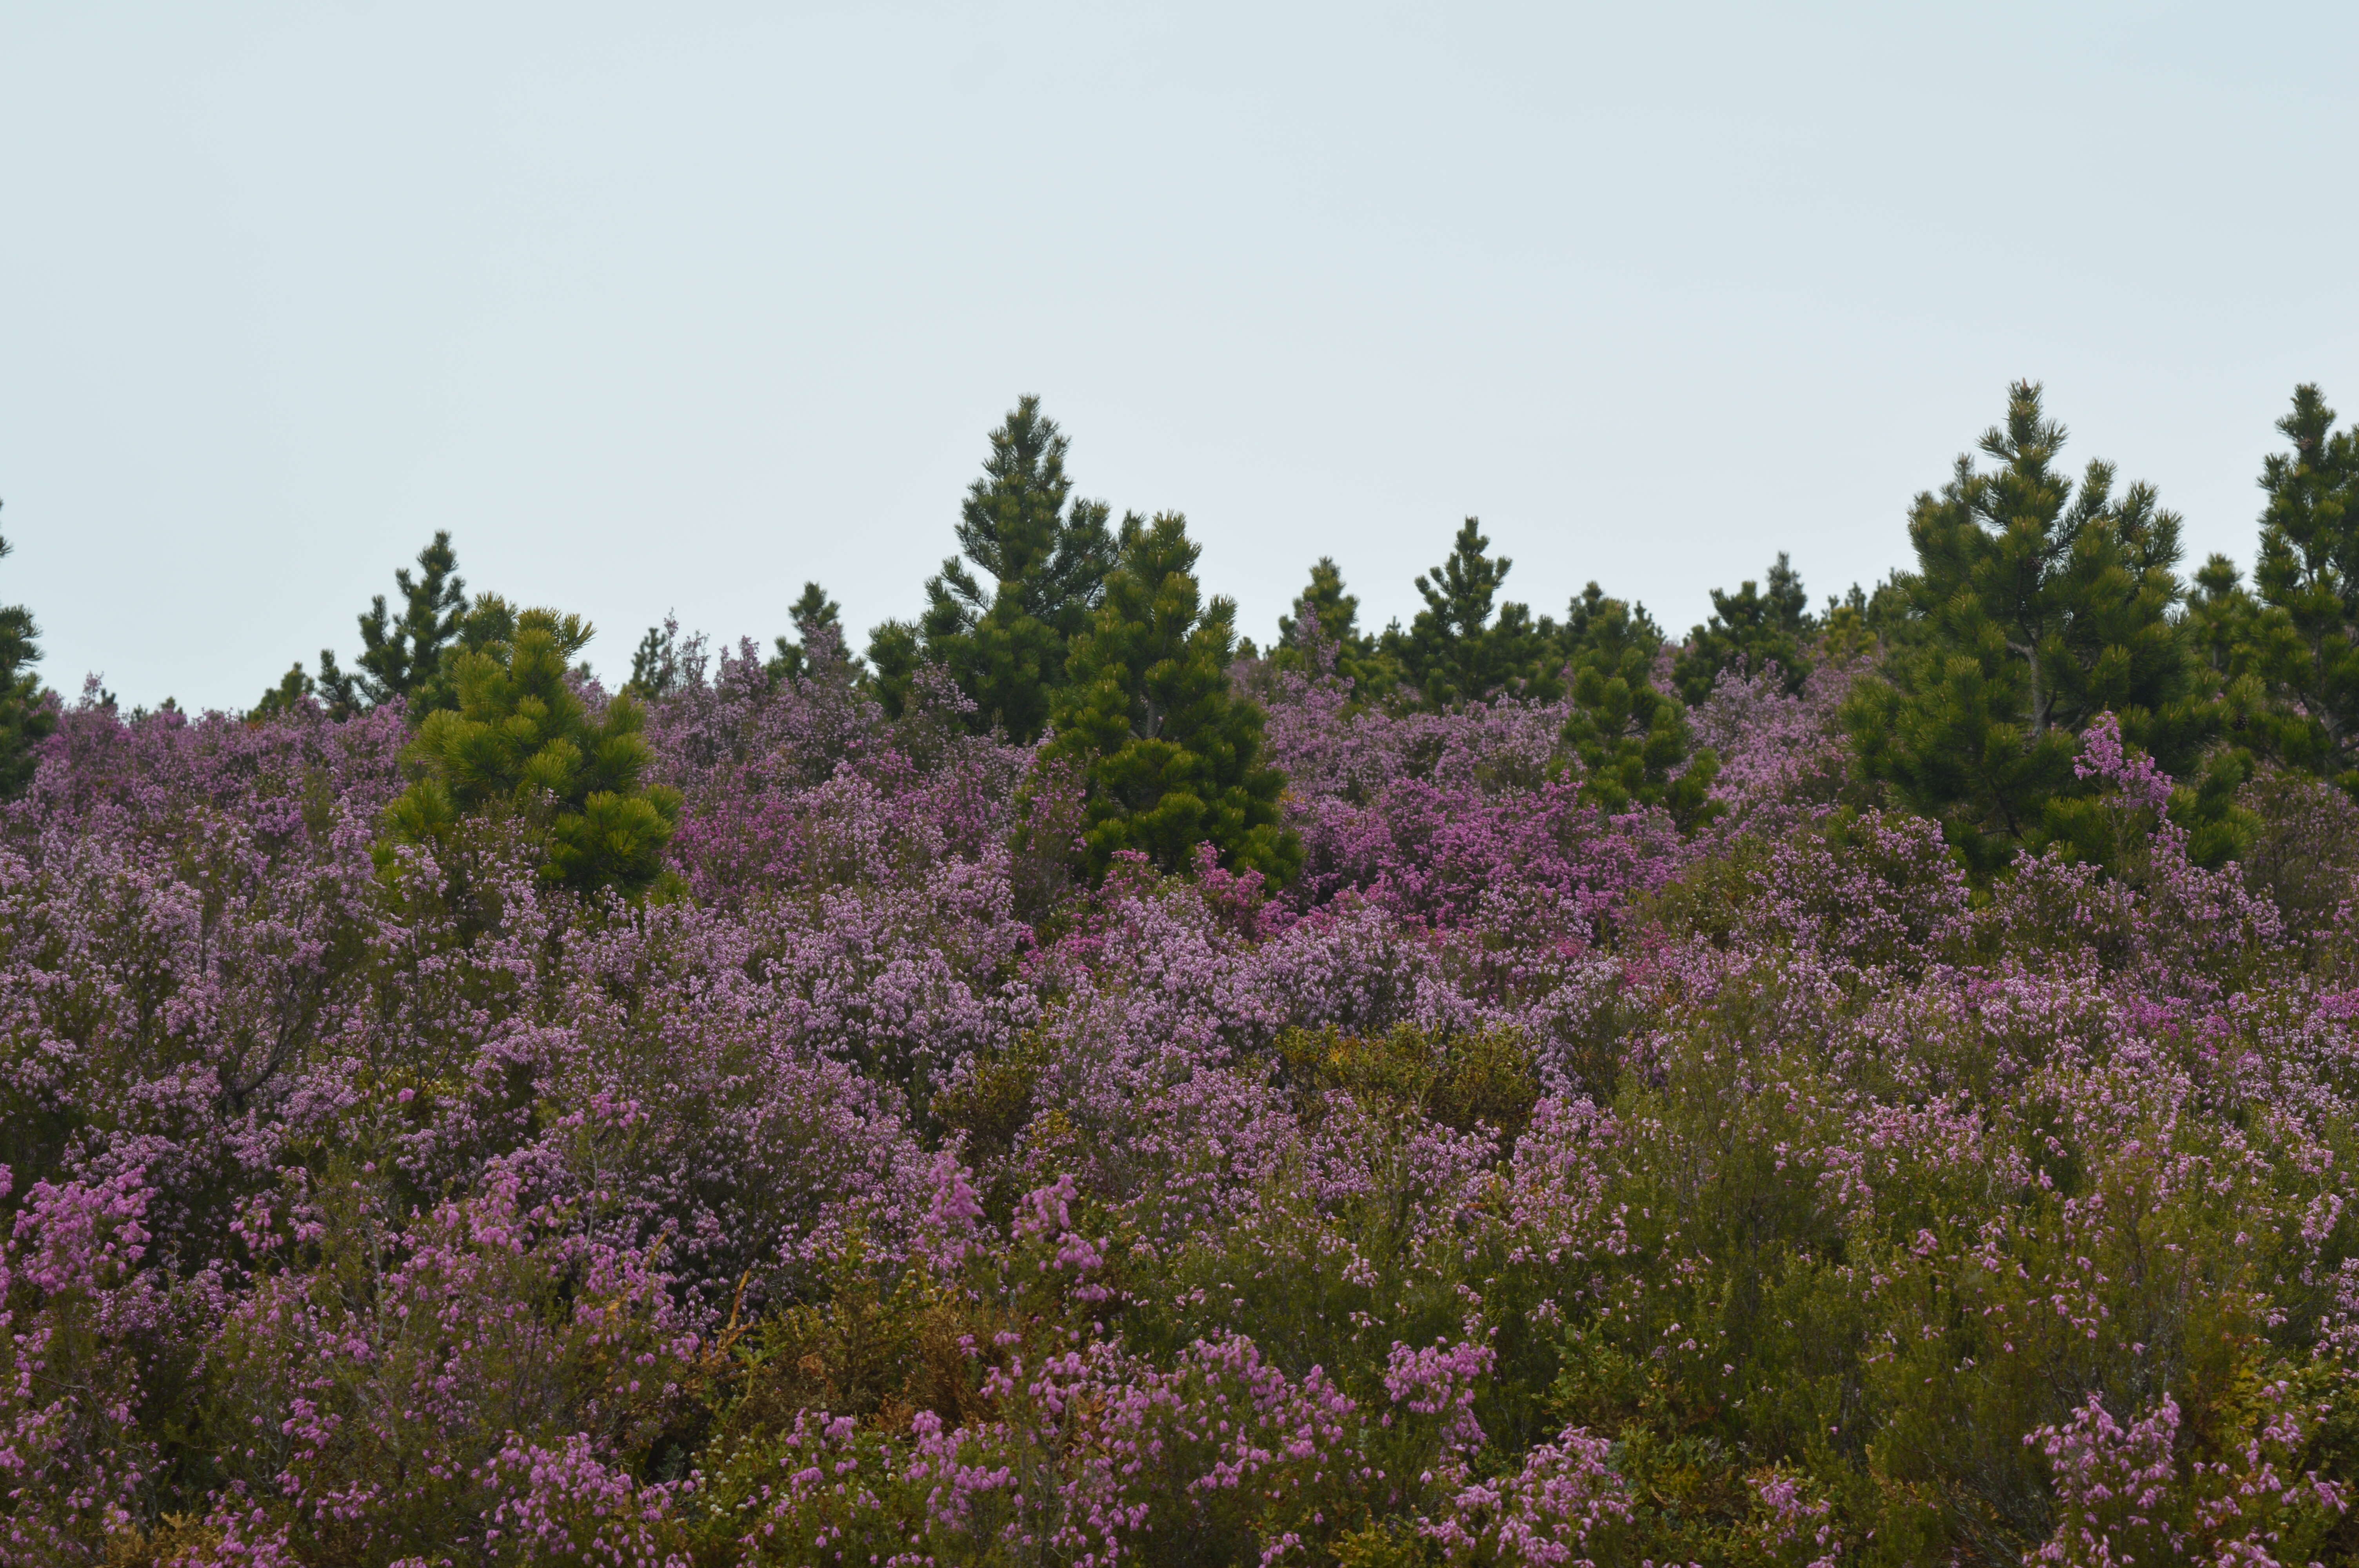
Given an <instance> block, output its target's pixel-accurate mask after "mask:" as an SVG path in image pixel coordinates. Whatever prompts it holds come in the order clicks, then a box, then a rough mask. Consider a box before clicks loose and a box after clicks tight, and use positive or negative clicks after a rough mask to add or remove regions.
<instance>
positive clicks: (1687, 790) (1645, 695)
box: [1564, 583, 1720, 828]
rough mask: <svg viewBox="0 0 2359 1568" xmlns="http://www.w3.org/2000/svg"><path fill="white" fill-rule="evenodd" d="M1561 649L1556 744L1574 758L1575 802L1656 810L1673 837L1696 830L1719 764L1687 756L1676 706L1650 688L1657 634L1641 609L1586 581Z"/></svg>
mask: <svg viewBox="0 0 2359 1568" xmlns="http://www.w3.org/2000/svg"><path fill="white" fill-rule="evenodd" d="M1564 645H1565V648H1566V651H1567V654H1568V656H1569V658H1570V661H1571V675H1572V689H1571V694H1570V695H1571V708H1572V711H1571V715H1570V716H1569V717H1568V718H1567V719H1566V720H1565V727H1564V739H1565V743H1566V744H1567V745H1569V746H1570V747H1571V749H1572V750H1573V752H1574V753H1575V754H1576V755H1578V756H1579V757H1580V759H1581V794H1582V799H1584V800H1587V801H1589V802H1591V803H1592V804H1593V805H1596V806H1602V807H1603V808H1604V809H1605V810H1607V811H1616V812H1618V811H1626V810H1628V809H1630V808H1631V807H1632V806H1660V807H1662V808H1663V809H1664V810H1666V811H1668V812H1669V813H1670V814H1671V817H1672V819H1673V820H1674V821H1676V822H1677V823H1678V824H1679V825H1680V827H1683V828H1691V827H1695V826H1696V825H1697V824H1699V823H1701V821H1703V820H1704V818H1705V817H1706V816H1707V815H1708V814H1709V812H1710V810H1711V798H1710V797H1711V791H1712V780H1713V779H1714V778H1716V777H1717V776H1718V775H1719V772H1720V759H1719V758H1718V757H1717V756H1715V755H1714V754H1713V753H1712V752H1711V751H1710V750H1709V749H1706V750H1702V751H1697V750H1695V749H1694V748H1693V747H1692V745H1691V743H1690V737H1689V733H1688V718H1687V707H1686V705H1685V704H1684V703H1682V702H1680V698H1679V694H1678V692H1677V691H1675V690H1672V689H1668V687H1667V686H1666V684H1664V683H1658V680H1657V679H1656V665H1657V663H1658V660H1659V658H1660V656H1661V654H1662V651H1663V633H1662V631H1661V629H1660V628H1659V627H1658V626H1657V625H1656V624H1655V620H1654V617H1653V616H1651V615H1648V614H1647V607H1646V606H1645V605H1643V604H1637V605H1633V604H1629V603H1625V601H1623V600H1618V599H1614V598H1610V597H1608V596H1607V595H1606V593H1605V592H1604V591H1603V589H1600V588H1599V587H1598V586H1597V585H1596V584H1595V583H1591V584H1590V585H1589V586H1588V587H1587V588H1585V589H1582V593H1581V597H1580V598H1578V599H1576V600H1573V601H1572V603H1571V607H1570V610H1569V611H1568V613H1567V616H1566V622H1565V634H1564Z"/></svg>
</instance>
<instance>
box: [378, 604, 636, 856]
mask: <svg viewBox="0 0 2359 1568" xmlns="http://www.w3.org/2000/svg"><path fill="white" fill-rule="evenodd" d="M476 609H477V616H478V618H479V619H477V621H476V624H475V630H476V631H478V632H479V633H481V634H482V636H483V641H482V642H481V643H478V644H475V645H471V646H470V645H462V647H461V648H460V649H459V650H458V651H457V652H456V653H455V654H454V656H453V657H452V659H451V668H450V671H449V676H450V679H451V684H452V687H453V688H454V692H455V697H456V700H455V703H454V704H453V706H451V707H449V708H436V709H435V710H434V711H433V712H431V713H429V714H428V715H427V717H426V720H425V722H424V723H423V724H421V725H420V726H419V731H418V738H417V739H416V741H413V742H412V743H411V746H410V749H409V752H408V757H409V761H410V763H411V765H412V766H413V767H414V768H415V769H416V771H417V773H418V777H417V779H416V781H415V782H414V783H413V784H411V785H410V787H409V789H408V792H407V793H405V794H404V795H402V796H401V798H400V799H398V800H397V801H396V802H395V803H394V804H393V806H392V807H391V808H390V809H389V811H388V813H387V829H388V836H389V838H390V840H391V842H392V843H409V844H435V845H440V844H444V843H447V842H449V841H451V838H452V837H453V835H454V834H455V833H456V831H457V829H458V826H459V823H460V821H461V819H462V818H463V817H468V816H511V817H515V818H517V819H520V820H522V821H523V822H525V823H526V824H527V825H528V826H529V827H531V828H532V830H533V831H534V832H535V833H536V835H537V836H538V839H539V842H540V844H541V846H542V855H543V860H542V864H541V875H542V876H543V877H544V878H546V879H548V880H549V881H553V882H560V883H562V884H564V885H566V886H568V887H571V888H575V889H578V890H582V891H585V892H586V891H589V890H592V889H596V888H602V887H614V888H617V889H619V890H621V891H622V892H625V894H632V895H636V894H637V893H640V892H645V891H646V890H647V888H648V887H649V886H650V885H652V884H653V883H654V882H655V881H657V879H658V877H659V876H660V875H661V873H662V871H663V850H664V847H665V845H666V844H668V843H669V842H670V839H671V836H672V832H673V830H674V829H675V828H676V827H678V825H679V806H680V801H679V793H678V792H677V791H675V790H672V789H670V788H669V787H667V786H663V785H647V784H644V783H643V782H642V781H643V778H644V775H645V773H646V772H647V764H648V762H649V761H650V760H651V756H652V753H651V752H650V751H649V749H648V746H647V741H646V739H645V738H644V737H643V736H642V735H641V734H640V729H641V726H642V725H643V723H644V722H645V719H644V714H643V712H642V710H641V708H640V707H639V703H638V700H637V699H636V697H633V696H632V695H631V694H630V693H629V692H627V691H625V692H621V693H617V694H616V695H615V696H614V697H613V698H612V699H611V700H610V701H609V702H608V703H607V704H606V707H605V710H604V711H603V713H601V714H599V715H597V716H596V717H595V718H594V719H593V718H592V716H591V714H590V712H589V709H588V707H587V705H586V704H585V703H584V702H583V701H582V696H581V694H580V692H578V691H577V690H576V689H575V687H574V683H573V681H572V679H571V678H570V676H571V671H569V669H568V667H567V666H568V664H569V662H570V661H571V659H572V657H573V656H574V654H577V653H579V652H580V651H581V649H582V645H583V644H584V643H587V642H588V641H589V640H590V634H591V633H590V628H589V627H588V626H587V625H586V624H584V623H583V622H582V619H581V618H580V617H579V616H574V615H564V616H560V615H559V614H557V613H556V612H555V611H548V610H527V611H522V612H520V613H517V612H514V611H511V610H510V609H509V608H508V607H507V606H506V604H505V603H504V602H503V601H501V600H496V599H487V600H484V602H483V603H482V604H480V605H478V606H477V607H476ZM392 855H393V851H392V849H391V845H390V844H381V845H380V847H379V861H380V864H389V863H390V861H391V860H392Z"/></svg>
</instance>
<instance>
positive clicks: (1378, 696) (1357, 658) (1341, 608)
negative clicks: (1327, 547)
mask: <svg viewBox="0 0 2359 1568" xmlns="http://www.w3.org/2000/svg"><path fill="white" fill-rule="evenodd" d="M1293 609H1294V612H1293V613H1292V614H1291V615H1281V616H1279V617H1278V618H1277V646H1276V647H1275V648H1273V649H1271V650H1270V658H1269V662H1270V663H1271V665H1274V666H1275V667H1277V668H1278V669H1281V670H1307V669H1309V668H1310V659H1311V657H1312V654H1311V650H1312V648H1313V646H1314V644H1315V645H1316V646H1318V647H1319V648H1321V649H1322V650H1327V651H1332V654H1333V657H1334V664H1333V671H1334V673H1335V674H1336V675H1339V676H1343V677H1344V678H1345V679H1346V680H1349V681H1350V682H1351V683H1352V694H1353V697H1355V698H1356V699H1357V700H1359V701H1361V702H1377V701H1381V700H1383V698H1384V697H1386V696H1387V695H1388V694H1389V693H1390V692H1391V690H1392V688H1393V687H1395V686H1396V685H1397V684H1398V681H1399V672H1398V671H1397V670H1396V669H1395V668H1394V667H1393V664H1392V661H1391V660H1390V659H1389V658H1387V657H1386V656H1385V654H1383V653H1382V652H1381V651H1380V650H1379V649H1378V648H1377V646H1376V639H1375V638H1374V637H1372V636H1370V635H1369V634H1368V633H1365V632H1363V631H1362V630H1361V629H1360V599H1359V596H1358V595H1357V594H1352V593H1346V592H1344V591H1343V568H1340V567H1338V566H1336V564H1335V561H1334V558H1333V557H1331V556H1321V557H1319V560H1318V563H1317V564H1316V565H1314V566H1313V567H1312V568H1310V585H1309V586H1308V587H1306V588H1305V589H1303V590H1302V591H1301V592H1300V593H1299V594H1298V595H1296V596H1295V600H1294V606H1293ZM1322 656H1323V654H1322Z"/></svg>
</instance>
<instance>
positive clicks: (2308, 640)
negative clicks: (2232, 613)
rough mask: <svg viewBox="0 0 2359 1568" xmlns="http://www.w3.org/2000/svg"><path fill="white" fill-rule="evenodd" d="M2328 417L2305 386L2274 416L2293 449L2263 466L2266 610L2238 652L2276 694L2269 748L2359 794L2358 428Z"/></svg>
mask: <svg viewBox="0 0 2359 1568" xmlns="http://www.w3.org/2000/svg"><path fill="white" fill-rule="evenodd" d="M2334 418H2335V415H2334V410H2333V409H2332V408H2330V407H2328V406H2326V399H2325V397H2324V396H2323V395H2321V393H2320V391H2319V389H2318V388H2317V387H2316V386H2314V385H2304V386H2299V387H2297V388H2295V389H2294V395H2293V410H2292V412H2290V413H2289V414H2288V415H2287V416H2285V417H2284V418H2282V419H2280V420H2278V421H2277V428H2278V429H2279V430H2280V431H2282V432H2284V434H2285V436H2286V438H2287V439H2288V440H2289V441H2291V442H2292V443H2293V450H2292V451H2290V452H2277V453H2272V454H2270V456H2269V457H2268V458H2267V460H2266V462H2265V464H2264V466H2263V469H2262V472H2261V488H2262V490H2263V491H2264V492H2267V496H2268V503H2267V507H2266V508H2265V509H2264V510H2263V512H2262V514H2261V551H2260V560H2259V563H2258V564H2257V565H2256V567H2255V568H2254V570H2253V586H2254V587H2255V589H2257V590H2258V599H2259V601H2260V603H2261V605H2262V606H2263V607H2264V613H2263V614H2261V615H2260V616H2259V617H2257V618H2256V620H2255V622H2253V623H2252V624H2251V625H2250V627H2249V628H2248V638H2247V646H2246V649H2245V659H2246V662H2248V663H2249V664H2250V665H2252V666H2253V667H2254V668H2255V669H2256V672H2257V673H2258V675H2259V676H2260V677H2261V679H2262V680H2263V681H2264V682H2265V683H2266V685H2267V687H2268V689H2269V692H2270V695H2271V697H2273V698H2274V706H2275V708H2276V710H2277V722H2276V723H2275V724H2273V725H2272V726H2271V727H2270V728H2271V735H2270V740H2271V741H2272V745H2271V748H2270V749H2271V750H2272V751H2273V752H2275V753H2276V754H2277V756H2278V757H2279V758H2280V759H2281V760H2282V761H2284V762H2288V763H2290V764H2292V765H2294V766H2296V767H2300V768H2305V769H2308V770H2309V771H2310V772H2312V773H2318V774H2319V775H2320V776H2321V777H2323V778H2327V779H2331V780H2332V781H2334V782H2335V783H2336V784H2340V785H2341V786H2342V787H2343V789H2344V790H2346V791H2348V792H2350V793H2351V794H2353V795H2359V426H2354V427H2348V428H2345V429H2343V430H2340V431H2338V430H2336V429H2335V428H2334Z"/></svg>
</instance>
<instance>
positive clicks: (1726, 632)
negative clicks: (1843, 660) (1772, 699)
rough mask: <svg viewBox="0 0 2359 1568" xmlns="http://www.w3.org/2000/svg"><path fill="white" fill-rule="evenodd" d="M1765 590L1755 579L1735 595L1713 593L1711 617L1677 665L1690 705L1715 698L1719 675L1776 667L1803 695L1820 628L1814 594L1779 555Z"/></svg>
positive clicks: (1691, 638)
mask: <svg viewBox="0 0 2359 1568" xmlns="http://www.w3.org/2000/svg"><path fill="white" fill-rule="evenodd" d="M1767 581H1768V584H1769V589H1768V591H1767V592H1766V593H1765V592H1763V591H1762V590H1761V589H1760V588H1759V587H1758V586H1757V585H1756V584H1755V583H1754V582H1752V581H1751V580H1750V579H1748V580H1747V581H1745V583H1743V584H1742V585H1741V586H1740V587H1739V588H1738V589H1737V591H1736V592H1734V593H1730V592H1727V591H1726V590H1724V589H1717V588H1716V589H1712V619H1711V620H1710V621H1708V622H1705V623H1704V624H1703V625H1701V626H1699V627H1697V628H1695V630H1694V631H1692V632H1690V633H1688V644H1687V647H1686V648H1685V649H1683V650H1682V651H1681V652H1680V656H1679V661H1678V663H1677V664H1676V665H1674V666H1673V676H1674V678H1675V679H1676V680H1677V681H1678V683H1679V688H1680V697H1683V698H1685V699H1686V700H1687V701H1688V702H1690V703H1698V702H1701V701H1702V700H1703V699H1704V698H1705V697H1709V696H1711V695H1712V682H1713V681H1714V680H1716V679H1718V678H1719V676H1720V672H1721V671H1723V670H1726V669H1740V670H1744V671H1746V672H1748V673H1751V672H1755V671H1758V670H1760V669H1761V668H1762V667H1764V666H1765V665H1772V664H1774V665H1777V668H1778V671H1779V673H1780V674H1781V675H1782V676H1784V678H1785V684H1786V689H1787V690H1788V691H1789V692H1798V691H1800V690H1801V689H1802V683H1803V681H1804V680H1806V679H1808V678H1809V676H1810V654H1809V651H1808V650H1809V648H1810V642H1811V640H1812V638H1814V637H1815V636H1816V635H1817V633H1818V630H1819V622H1818V618H1817V617H1816V616H1814V615H1812V614H1811V613H1810V596H1809V595H1808V594H1806V593H1804V592H1803V591H1802V578H1801V574H1800V573H1799V572H1797V571H1796V570H1794V568H1793V566H1792V565H1791V564H1790V563H1789V562H1788V560H1787V558H1786V552H1785V551H1783V550H1780V551H1778V552H1777V560H1776V561H1775V562H1774V563H1772V564H1771V566H1770V568H1769V571H1768V575H1767Z"/></svg>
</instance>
